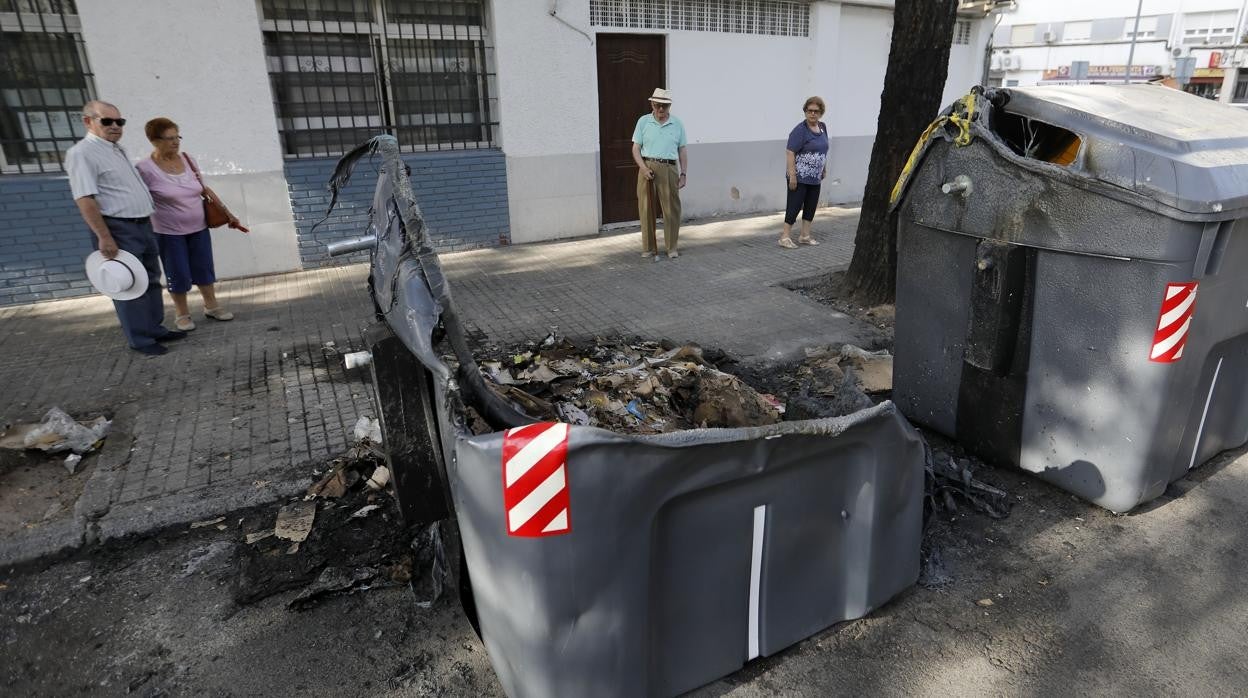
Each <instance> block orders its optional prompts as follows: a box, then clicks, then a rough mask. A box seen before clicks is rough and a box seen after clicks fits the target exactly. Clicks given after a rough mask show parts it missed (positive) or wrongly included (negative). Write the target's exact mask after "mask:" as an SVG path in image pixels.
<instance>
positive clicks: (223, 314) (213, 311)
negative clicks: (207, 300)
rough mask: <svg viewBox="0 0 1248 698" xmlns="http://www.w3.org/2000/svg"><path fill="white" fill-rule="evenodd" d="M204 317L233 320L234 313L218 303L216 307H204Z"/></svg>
mask: <svg viewBox="0 0 1248 698" xmlns="http://www.w3.org/2000/svg"><path fill="white" fill-rule="evenodd" d="M204 317H210V318H212V319H213V320H233V319H234V313H231V312H230V311H228V310H226V309H225V308H222V307H221V306H219V305H218V306H217V307H215V308H204Z"/></svg>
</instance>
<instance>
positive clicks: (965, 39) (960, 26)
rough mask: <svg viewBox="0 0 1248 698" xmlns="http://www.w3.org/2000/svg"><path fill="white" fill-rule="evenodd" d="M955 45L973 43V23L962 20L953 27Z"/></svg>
mask: <svg viewBox="0 0 1248 698" xmlns="http://www.w3.org/2000/svg"><path fill="white" fill-rule="evenodd" d="M953 43H955V44H959V45H963V46H965V45H969V44H970V43H971V23H970V21H969V20H965V19H960V20H958V21H957V23H956V24H954V25H953Z"/></svg>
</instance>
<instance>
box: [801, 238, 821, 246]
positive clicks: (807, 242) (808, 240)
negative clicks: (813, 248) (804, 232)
mask: <svg viewBox="0 0 1248 698" xmlns="http://www.w3.org/2000/svg"><path fill="white" fill-rule="evenodd" d="M797 241H798V242H800V243H801V244H803V245H818V244H819V241H818V240H816V239H814V238H806V239H805V240H803V239H801V238H798V239H797Z"/></svg>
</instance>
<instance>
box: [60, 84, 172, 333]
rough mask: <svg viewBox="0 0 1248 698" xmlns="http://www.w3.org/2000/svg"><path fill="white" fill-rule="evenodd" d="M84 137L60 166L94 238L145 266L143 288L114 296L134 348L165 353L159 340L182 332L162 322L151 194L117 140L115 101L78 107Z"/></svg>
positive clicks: (105, 250)
mask: <svg viewBox="0 0 1248 698" xmlns="http://www.w3.org/2000/svg"><path fill="white" fill-rule="evenodd" d="M82 123H83V125H84V126H85V127H86V129H87V137H86V138H84V139H82V140H81V141H79V142H78V143H77V144H75V145H74V147H72V148H70V149H69V150H68V151H67V152H66V153H65V170H66V172H68V173H69V187H70V190H71V191H72V192H73V195H74V203H76V204H77V205H78V212H79V213H81V214H82V219H83V220H84V221H86V223H87V227H88V228H90V229H91V232H92V233H94V234H95V236H94V238H93V239H92V242H93V244H94V245H95V246H96V248H97V249H99V251H100V253H101V254H103V255H104V256H105V257H107V258H108V259H113V258H114V257H116V256H117V251H118V250H125V251H127V252H129V253H131V254H133V255H134V256H135V257H138V258H139V260H140V261H141V262H142V263H143V268H144V269H146V270H147V282H148V283H147V291H146V292H144V294H143V295H141V296H139V297H138V298H135V299H134V300H126V301H119V300H114V301H113V307H114V308H115V309H116V311H117V319H118V320H120V321H121V331H122V333H123V334H125V336H126V341H127V342H128V343H129V344H130V347H131V348H132V349H134V350H135V351H138V352H141V353H143V354H148V355H152V356H155V355H160V354H164V353H165V352H166V351H168V349H166V348H165V347H164V345H162V344H161V342H168V341H171V340H175V339H182V338H183V337H185V336H186V333H185V332H178V331H176V330H168V329H165V327H164V326H163V324H162V323H163V321H164V316H165V308H164V301H163V299H162V298H161V295H160V253H159V251H158V249H157V247H156V238H155V233H154V232H153V231H152V224H151V221H150V220H149V218H148V217H149V216H151V215H152V211H153V206H152V196H151V194H149V193H148V191H147V185H145V184H144V183H143V180H142V179H141V178H140V177H139V173H138V170H136V169H135V168H134V165H133V164H132V163H131V162H130V158H129V157H128V156H127V155H126V151H124V150H122V148H121V146H120V145H118V144H117V142H118V141H120V140H121V134H122V129H123V127H124V126H125V125H126V120H125V119H123V118H122V117H121V112H120V111H118V110H117V107H115V106H113V105H112V104H109V103H107V102H100V101H98V100H92V101H90V102H87V103H86V104H85V105H83V107H82Z"/></svg>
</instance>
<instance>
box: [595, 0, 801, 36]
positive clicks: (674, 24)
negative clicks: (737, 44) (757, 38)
mask: <svg viewBox="0 0 1248 698" xmlns="http://www.w3.org/2000/svg"><path fill="white" fill-rule="evenodd" d="M589 23H590V25H591V26H595V27H613V28H620V29H677V30H684V31H702V32H723V33H728V34H764V35H768V36H809V35H810V2H809V0H589Z"/></svg>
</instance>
